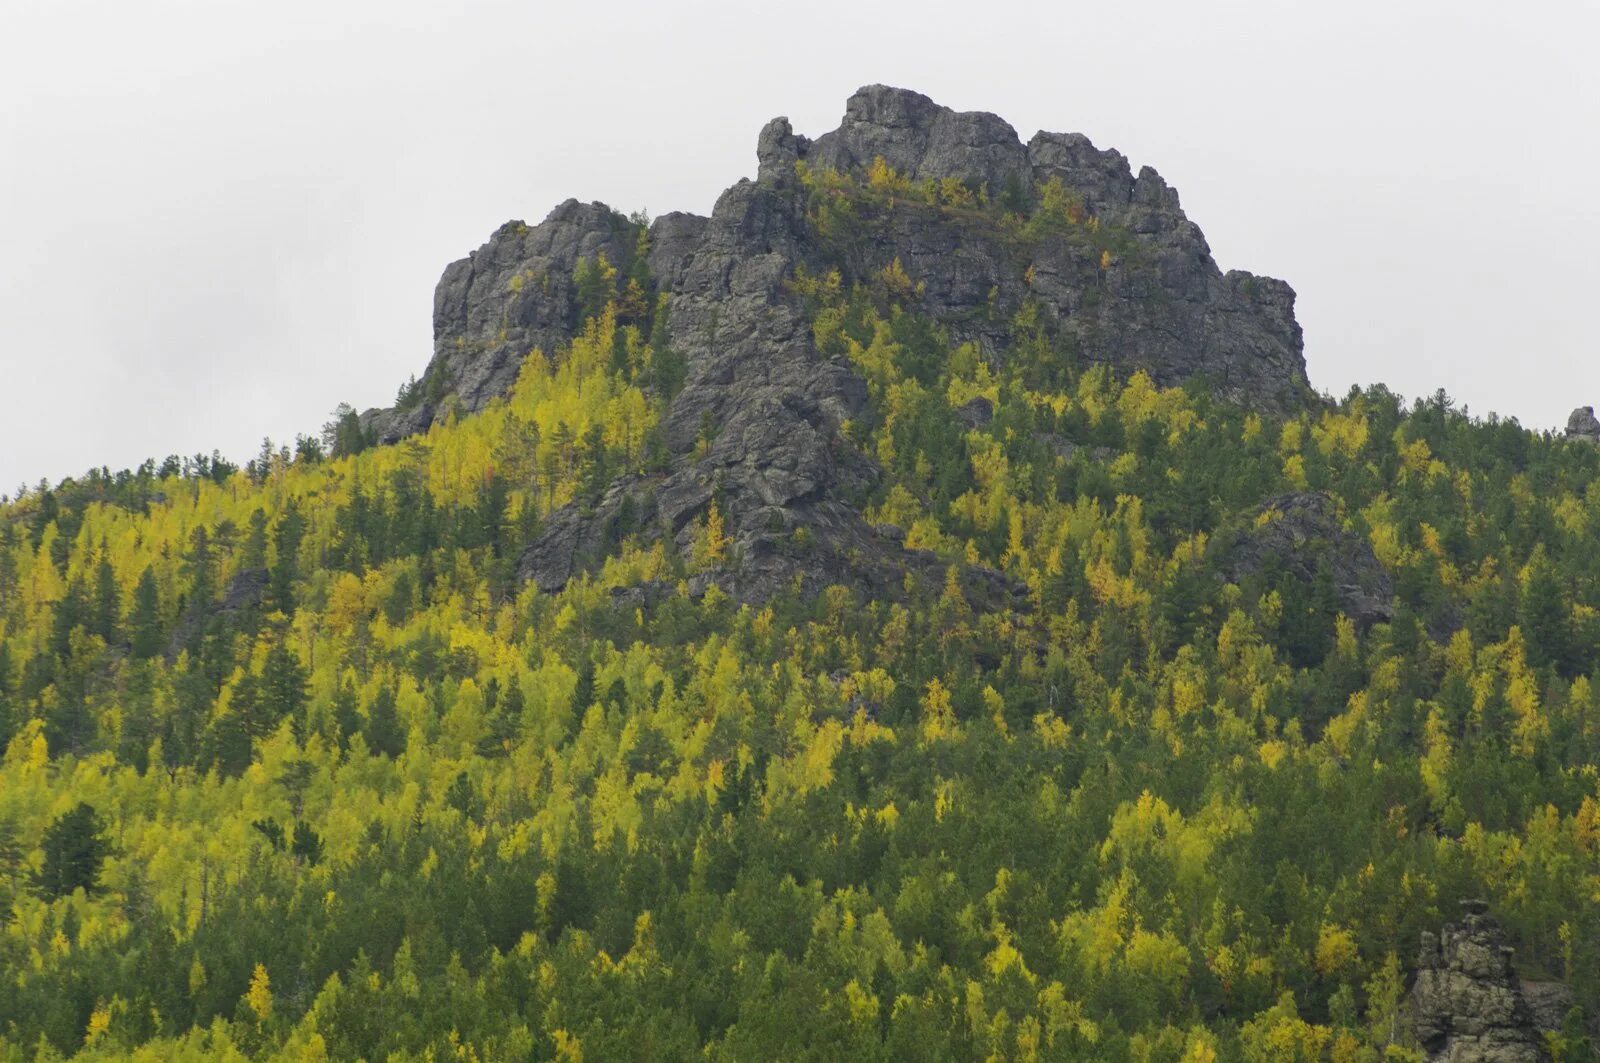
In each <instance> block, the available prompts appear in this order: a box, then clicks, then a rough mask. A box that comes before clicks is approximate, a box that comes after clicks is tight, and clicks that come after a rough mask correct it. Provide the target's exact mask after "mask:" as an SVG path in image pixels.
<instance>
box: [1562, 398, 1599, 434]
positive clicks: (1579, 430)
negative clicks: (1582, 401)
mask: <svg viewBox="0 0 1600 1063" xmlns="http://www.w3.org/2000/svg"><path fill="white" fill-rule="evenodd" d="M1566 437H1567V438H1568V439H1581V440H1583V441H1584V442H1586V443H1600V418H1597V417H1595V415H1594V407H1593V406H1579V407H1578V408H1577V409H1576V410H1573V411H1572V416H1570V417H1568V418H1567V431H1566Z"/></svg>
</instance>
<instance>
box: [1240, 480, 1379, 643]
mask: <svg viewBox="0 0 1600 1063" xmlns="http://www.w3.org/2000/svg"><path fill="white" fill-rule="evenodd" d="M1214 551H1215V553H1214V556H1215V558H1216V561H1217V564H1218V567H1219V570H1220V571H1221V572H1222V573H1223V575H1224V577H1225V578H1227V579H1228V580H1229V581H1230V582H1233V583H1238V582H1241V581H1242V580H1245V579H1249V578H1250V577H1252V576H1256V575H1260V574H1262V573H1272V572H1285V571H1286V572H1287V573H1289V574H1290V575H1291V576H1292V577H1294V578H1295V579H1298V580H1301V581H1303V582H1305V583H1308V584H1309V583H1311V582H1313V581H1314V580H1316V579H1317V577H1318V574H1319V572H1320V570H1321V569H1322V568H1323V567H1324V566H1326V568H1327V569H1328V572H1329V574H1330V576H1331V577H1332V580H1333V588H1334V593H1335V594H1336V595H1337V597H1338V601H1339V608H1340V610H1341V611H1342V612H1343V613H1344V614H1345V615H1346V616H1348V617H1349V618H1350V619H1351V620H1353V621H1354V622H1355V623H1356V625H1357V626H1359V627H1366V626H1368V625H1371V624H1374V623H1378V622H1380V621H1385V620H1389V619H1391V618H1392V617H1393V615H1394V610H1393V605H1392V600H1393V598H1394V586H1393V584H1392V583H1391V582H1390V579H1389V574H1388V573H1387V572H1386V571H1384V568H1383V565H1382V563H1381V562H1379V561H1378V558H1377V555H1376V554H1374V553H1373V552H1372V546H1371V544H1370V543H1368V542H1367V540H1366V538H1365V537H1363V536H1361V535H1358V534H1355V533H1354V532H1350V531H1347V530H1346V529H1345V527H1344V523H1343V521H1341V520H1340V519H1339V513H1338V509H1337V506H1336V504H1335V502H1334V501H1333V499H1331V498H1329V497H1328V496H1327V495H1323V494H1317V493H1313V492H1298V493H1290V494H1283V495H1278V496H1277V497H1275V498H1271V499H1268V500H1267V502H1266V503H1264V504H1263V505H1261V506H1260V507H1259V508H1257V509H1256V510H1255V512H1254V513H1253V514H1252V515H1251V519H1249V520H1248V521H1247V522H1246V524H1245V526H1244V527H1243V528H1242V529H1239V530H1237V532H1236V533H1235V534H1233V535H1219V536H1218V537H1217V540H1216V542H1215V543H1214Z"/></svg>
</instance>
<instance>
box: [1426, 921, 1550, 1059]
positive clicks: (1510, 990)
mask: <svg viewBox="0 0 1600 1063" xmlns="http://www.w3.org/2000/svg"><path fill="white" fill-rule="evenodd" d="M1464 907H1465V908H1466V911H1465V913H1464V915H1463V917H1462V920H1461V922H1459V923H1456V924H1453V925H1450V926H1447V927H1445V928H1444V930H1443V932H1442V933H1441V934H1439V935H1437V936H1436V935H1434V934H1424V935H1423V936H1422V955H1421V956H1420V958H1419V959H1418V961H1417V981H1416V985H1415V987H1414V988H1413V990H1412V1009H1413V1015H1414V1019H1415V1023H1416V1032H1417V1040H1418V1042H1420V1043H1421V1045H1422V1047H1423V1049H1424V1050H1425V1051H1426V1052H1427V1053H1428V1058H1429V1059H1430V1060H1441V1061H1448V1063H1540V1061H1543V1060H1548V1059H1549V1058H1550V1053H1549V1051H1548V1049H1547V1048H1546V1047H1545V1042H1544V1038H1543V1037H1542V1036H1541V1034H1540V1029H1539V1023H1538V1021H1537V1019H1536V1016H1535V1014H1534V1011H1533V1010H1532V1008H1530V1006H1529V1002H1528V1000H1527V999H1526V998H1525V996H1524V993H1523V986H1522V984H1521V983H1520V982H1519V981H1518V980H1517V978H1516V975H1515V974H1514V973H1513V972H1512V969H1511V956H1512V950H1511V948H1510V947H1509V946H1507V945H1506V943H1505V936H1504V934H1503V933H1502V932H1501V930H1500V925H1499V924H1498V923H1496V922H1495V921H1494V919H1493V918H1492V917H1491V916H1489V915H1488V912H1487V909H1486V907H1485V906H1484V905H1483V904H1482V903H1479V902H1469V903H1468V904H1466V905H1465V906H1464ZM1550 1010H1553V1011H1557V1012H1559V1011H1560V1010H1561V1009H1560V1008H1559V1006H1557V1007H1555V1008H1553V1009H1550ZM1552 1018H1554V1019H1555V1022H1554V1023H1551V1025H1554V1024H1555V1023H1558V1022H1559V1018H1558V1017H1555V1016H1552ZM1546 1021H1547V1022H1550V1020H1548V1019H1547V1020H1546Z"/></svg>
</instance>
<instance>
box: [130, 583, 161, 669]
mask: <svg viewBox="0 0 1600 1063" xmlns="http://www.w3.org/2000/svg"><path fill="white" fill-rule="evenodd" d="M161 643H162V638H161V596H160V592H159V590H157V588H156V574H155V571H154V570H153V569H151V568H150V566H149V565H146V566H145V569H144V572H143V573H142V574H141V575H140V576H139V583H138V585H137V586H135V587H134V589H133V610H132V612H131V613H130V614H129V616H128V648H129V650H130V651H132V653H133V655H134V656H135V657H137V658H138V659H140V660H149V659H150V658H151V657H154V656H155V655H156V654H158V653H160V652H161Z"/></svg>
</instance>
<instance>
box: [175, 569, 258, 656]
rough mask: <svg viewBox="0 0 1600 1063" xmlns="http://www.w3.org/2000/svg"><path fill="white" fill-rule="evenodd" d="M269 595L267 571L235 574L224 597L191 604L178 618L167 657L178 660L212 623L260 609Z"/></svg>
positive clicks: (256, 570)
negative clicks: (184, 649)
mask: <svg viewBox="0 0 1600 1063" xmlns="http://www.w3.org/2000/svg"><path fill="white" fill-rule="evenodd" d="M266 595H267V570H266V569H264V568H247V569H243V570H241V571H239V572H236V573H234V575H233V578H232V579H230V580H229V581H228V585H227V586H226V587H224V588H223V590H222V597H221V598H219V599H216V600H214V601H205V602H199V601H191V602H189V604H188V606H187V607H186V608H185V609H184V611H183V615H182V616H181V617H179V619H178V624H177V626H176V627H175V628H174V629H173V631H172V641H171V643H170V644H169V645H168V646H167V655H168V656H169V657H176V656H177V655H178V652H179V651H180V650H182V649H183V647H185V646H187V645H189V644H190V643H191V642H193V641H194V638H195V636H196V635H198V634H200V633H201V632H202V631H205V630H206V628H207V626H208V625H210V623H211V622H212V621H213V620H227V619H231V618H233V617H237V616H239V615H240V614H242V613H246V612H249V611H250V610H253V609H259V608H261V603H262V602H263V601H264V600H265V599H266Z"/></svg>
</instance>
